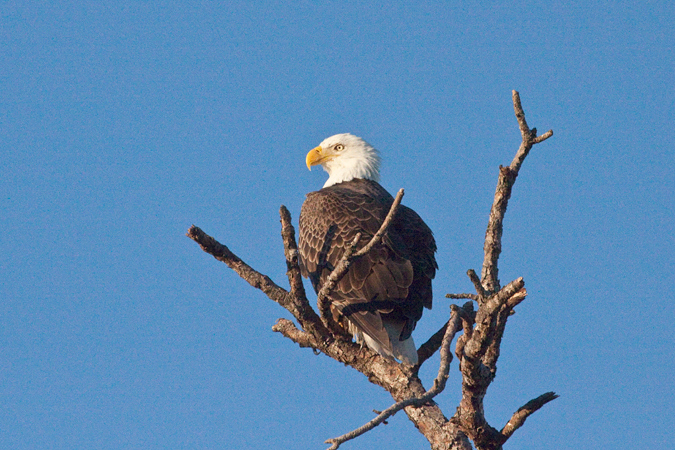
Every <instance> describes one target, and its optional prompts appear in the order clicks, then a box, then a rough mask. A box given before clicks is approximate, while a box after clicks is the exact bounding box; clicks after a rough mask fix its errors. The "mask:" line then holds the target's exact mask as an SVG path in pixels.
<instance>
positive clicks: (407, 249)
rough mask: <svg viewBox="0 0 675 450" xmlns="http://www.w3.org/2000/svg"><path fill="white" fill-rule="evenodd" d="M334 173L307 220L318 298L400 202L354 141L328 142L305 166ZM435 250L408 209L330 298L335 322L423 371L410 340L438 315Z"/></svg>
mask: <svg viewBox="0 0 675 450" xmlns="http://www.w3.org/2000/svg"><path fill="white" fill-rule="evenodd" d="M306 163H307V168H308V169H310V170H311V168H312V166H315V165H319V164H320V165H321V166H322V167H323V168H324V170H326V172H328V175H329V176H328V181H326V184H324V186H323V189H321V190H319V191H316V192H310V193H309V194H307V198H306V200H305V202H304V204H303V205H302V210H301V212H300V244H299V250H300V263H301V271H302V274H303V276H305V277H307V278H309V279H310V281H311V282H312V285H313V287H314V290H315V291H316V292H317V293H318V292H319V291H320V290H321V287H322V285H323V283H324V282H325V281H326V279H327V278H328V276H329V275H330V273H331V271H332V270H333V269H334V268H335V266H337V264H338V262H339V261H340V258H342V255H343V254H344V252H345V249H346V248H347V246H349V245H350V243H351V242H352V241H353V240H354V238H355V237H356V234H357V233H361V239H360V241H359V243H358V247H357V248H361V247H363V246H364V245H366V244H367V243H368V242H369V241H370V239H371V238H372V237H373V235H374V234H375V233H376V232H377V231H378V230H379V228H380V226H381V224H382V222H383V221H384V218H385V217H386V216H387V213H388V212H389V209H390V208H391V205H392V203H393V201H394V198H393V197H392V196H391V195H390V194H389V193H388V192H387V191H386V190H385V189H384V188H383V187H382V186H380V184H379V183H378V181H379V168H380V157H379V155H378V152H377V150H375V149H374V148H373V147H372V146H371V145H370V144H368V143H367V142H366V141H364V140H363V139H361V138H359V137H356V136H353V135H351V134H348V133H345V134H338V135H335V136H331V137H329V138H327V139H325V140H324V141H323V142H322V143H321V145H319V146H318V147H316V148H314V149H312V150H311V151H310V152H309V153H308V154H307V158H306ZM435 252H436V242H435V240H434V237H433V234H432V232H431V230H430V229H429V227H428V226H427V225H426V224H425V223H424V221H422V219H421V218H420V216H418V215H417V213H416V212H415V211H413V210H412V209H410V208H407V207H405V206H403V205H401V206H400V207H399V209H398V211H397V213H396V215H395V216H394V220H393V221H392V223H391V225H390V226H389V228H388V230H387V233H386V234H385V236H384V237H383V239H382V241H381V242H380V244H379V245H377V246H376V247H374V248H373V249H372V250H371V251H370V252H369V253H367V254H366V255H364V256H363V257H362V258H361V259H359V260H357V261H355V262H354V263H353V264H352V265H351V267H350V269H349V271H348V272H347V274H346V275H345V276H344V277H343V278H342V280H341V281H340V282H339V283H338V284H337V286H336V287H335V289H333V291H332V292H331V293H330V294H329V299H330V301H331V311H332V314H333V317H334V318H335V319H336V320H337V321H338V322H339V323H341V324H342V325H343V326H344V327H345V328H346V329H347V330H348V331H349V333H350V334H351V335H352V336H354V337H355V338H356V341H357V342H358V343H361V344H363V343H365V344H366V345H367V346H368V347H370V348H371V349H373V350H375V351H376V352H378V353H379V354H381V355H383V356H386V357H389V358H396V359H398V360H400V361H402V362H405V363H407V364H416V363H417V349H416V347H415V343H414V341H413V339H412V336H411V333H412V331H413V329H414V328H415V324H416V323H417V321H418V320H420V318H421V317H422V311H423V309H424V307H426V308H429V309H430V308H431V300H432V293H431V280H432V279H433V278H434V276H435V274H436V269H437V268H438V266H437V264H436V259H435V257H434V253H435Z"/></svg>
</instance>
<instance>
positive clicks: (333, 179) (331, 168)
mask: <svg viewBox="0 0 675 450" xmlns="http://www.w3.org/2000/svg"><path fill="white" fill-rule="evenodd" d="M324 169H325V170H326V172H328V180H327V181H326V184H324V185H323V187H328V186H333V185H334V184H338V183H342V182H345V181H350V180H353V179H354V178H362V179H364V180H372V181H378V182H379V181H380V161H379V158H378V157H377V155H376V154H373V155H372V157H365V158H364V157H363V156H362V157H360V158H344V159H340V158H336V159H333V160H331V161H327V162H326V163H325V164H324Z"/></svg>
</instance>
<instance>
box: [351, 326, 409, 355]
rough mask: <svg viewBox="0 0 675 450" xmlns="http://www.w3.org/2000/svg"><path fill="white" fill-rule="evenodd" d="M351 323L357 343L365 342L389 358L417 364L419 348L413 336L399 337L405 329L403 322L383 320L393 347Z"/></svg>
mask: <svg viewBox="0 0 675 450" xmlns="http://www.w3.org/2000/svg"><path fill="white" fill-rule="evenodd" d="M349 325H350V326H349V332H350V333H351V334H352V335H353V336H354V338H355V339H356V342H357V343H359V344H361V345H363V344H364V343H365V344H366V345H367V346H368V348H370V349H371V350H374V351H376V352H377V353H379V354H380V355H382V356H386V357H387V358H391V359H398V360H399V361H401V362H403V363H405V364H410V365H415V364H417V362H418V359H417V348H416V347H415V341H414V340H413V338H412V336H410V337H409V338H408V339H406V340H404V341H400V340H399V339H398V337H399V336H400V335H401V330H402V329H403V325H402V324H393V323H388V322H383V325H384V328H385V330H387V334H388V335H389V342H390V344H391V348H390V347H389V346H384V345H382V344H381V343H380V342H378V341H376V340H375V339H373V338H371V337H370V336H368V335H367V334H366V333H364V332H362V331H360V330H358V328H357V327H356V326H354V325H353V323H352V322H351V321H350V322H349Z"/></svg>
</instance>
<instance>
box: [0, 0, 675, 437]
mask: <svg viewBox="0 0 675 450" xmlns="http://www.w3.org/2000/svg"><path fill="white" fill-rule="evenodd" d="M19 4H20V6H19ZM674 43H675V6H674V4H673V2H671V1H653V2H593V1H590V2H589V1H585V2H569V1H565V2H558V1H554V2H551V1H546V2H543V1H542V2H530V1H528V2H518V4H517V5H514V4H512V3H511V2H419V3H417V2H381V3H372V2H349V3H348V2H333V1H331V2H328V1H321V2H309V1H305V2H287V1H283V2H282V1H278V2H276V1H268V2H255V3H254V2H248V3H239V2H232V1H225V2H192V3H190V5H189V6H187V2H161V3H160V2H125V1H114V2H113V1H92V2H63V3H58V2H50V1H42V2H2V6H0V58H1V61H2V62H1V63H0V153H1V159H0V229H2V233H1V234H0V442H2V443H3V444H2V445H3V448H12V449H59V450H60V449H73V448H92V449H93V448H96V449H167V448H171V449H222V448H237V449H262V448H272V447H273V448H284V449H307V448H319V449H320V448H324V444H322V442H323V441H324V440H325V439H327V438H329V437H334V436H336V435H340V434H342V433H344V432H347V431H349V430H351V429H353V428H355V427H357V426H359V425H361V424H362V423H364V422H365V421H367V420H369V419H370V418H371V417H372V415H373V414H372V410H373V409H379V410H381V409H384V408H386V407H387V406H388V405H389V404H390V403H391V398H390V397H389V396H388V394H387V393H386V392H384V391H383V390H382V389H380V388H378V387H376V386H373V385H371V384H370V383H368V382H367V380H365V378H364V377H363V376H362V375H360V374H359V373H357V372H355V371H353V370H351V369H348V368H346V367H344V366H342V365H341V364H338V363H336V362H334V361H333V360H330V359H328V358H327V357H325V356H315V355H314V354H313V353H312V352H311V351H310V350H307V349H300V348H298V347H297V346H296V345H295V344H293V343H292V342H290V341H288V340H286V339H284V338H283V337H281V336H280V335H278V334H275V333H273V332H272V331H271V326H272V325H273V324H274V322H275V320H276V319H277V318H279V317H289V314H288V313H287V312H286V311H285V310H283V309H282V308H280V307H279V306H278V305H276V304H274V303H273V302H271V301H270V300H268V299H267V298H266V297H265V296H264V295H263V294H261V293H260V292H258V291H255V290H254V289H252V288H251V287H249V286H248V285H247V284H246V283H245V282H243V281H242V280H240V279H239V278H238V277H237V276H236V275H234V274H233V273H232V272H230V271H229V269H228V268H227V267H226V266H225V265H224V264H221V263H219V262H217V261H216V260H214V259H213V258H211V257H210V256H208V255H206V254H205V253H203V252H202V251H201V250H200V249H199V248H198V246H197V245H196V244H194V243H193V242H192V241H190V240H189V239H188V238H187V237H185V232H186V231H187V229H188V227H189V226H190V225H191V224H196V225H198V226H200V227H201V228H203V229H204V231H206V232H207V233H209V234H211V235H213V236H214V237H216V238H217V239H219V240H220V241H221V242H222V243H224V244H226V245H228V246H229V247H230V248H231V249H232V250H233V251H234V252H235V253H237V254H238V255H239V256H240V257H242V258H243V259H244V260H245V261H247V262H248V263H249V264H251V265H252V266H253V267H255V268H256V269H258V270H260V271H262V272H264V273H266V274H268V275H269V276H270V277H272V278H273V279H274V280H275V281H276V282H277V283H279V284H281V285H283V286H286V285H287V280H286V277H285V263H284V259H283V251H282V250H283V249H282V243H281V238H280V234H279V231H280V227H279V218H278V209H279V206H280V205H281V204H284V205H286V206H287V207H288V208H289V209H290V211H291V213H292V214H293V218H294V221H295V222H296V223H297V217H298V213H299V210H300V206H301V204H302V201H303V199H304V195H305V193H307V192H309V191H312V190H317V189H319V188H320V187H321V186H322V185H323V183H324V181H325V179H326V174H325V173H324V172H323V171H321V170H314V171H312V172H308V171H307V168H306V167H305V165H304V159H305V154H306V152H307V151H308V150H309V149H311V148H313V147H314V146H316V145H318V144H319V143H320V142H321V140H323V139H324V138H325V137H327V136H330V135H332V134H335V133H342V132H351V133H354V134H357V135H360V136H362V137H364V138H365V139H366V140H367V141H369V142H370V143H371V144H373V145H374V146H375V147H377V148H378V149H379V150H380V151H381V152H382V157H383V160H384V165H383V170H382V184H383V186H385V187H386V188H387V189H388V190H389V191H390V192H395V191H396V190H398V189H399V188H401V187H403V188H405V189H406V196H405V198H404V204H407V205H408V206H411V207H412V208H414V209H415V210H417V211H418V212H419V213H420V215H421V216H422V217H423V218H424V219H425V220H426V222H427V223H428V224H429V226H430V227H431V228H432V229H433V230H434V233H435V235H436V239H437V241H438V246H439V250H438V255H437V256H438V262H439V266H440V271H439V272H438V274H437V277H436V280H435V284H434V289H435V300H434V302H435V307H434V309H433V310H432V311H427V312H426V313H425V316H424V317H423V319H422V321H421V322H420V323H419V324H418V326H417V329H416V331H415V334H414V336H415V339H416V340H417V343H418V344H421V343H422V342H424V340H426V338H427V337H428V336H429V335H431V334H432V333H433V332H435V331H436V330H437V329H438V328H439V327H440V326H441V324H442V323H443V322H444V321H445V320H447V317H448V313H449V310H448V305H449V302H448V301H447V300H446V299H444V298H443V296H444V294H445V293H448V292H471V291H472V285H471V283H470V282H469V280H468V278H467V277H466V275H465V274H466V270H467V269H469V268H474V269H477V270H479V269H480V264H481V261H482V244H483V237H484V233H485V226H486V223H487V216H488V212H489V208H490V204H491V201H492V196H493V193H494V188H495V183H496V179H497V168H498V166H499V164H508V163H509V162H510V161H511V158H512V157H513V155H514V154H515V151H516V149H517V147H518V145H519V142H520V135H519V131H518V128H517V123H516V121H515V118H514V115H513V109H512V104H511V90H512V89H516V90H518V91H520V93H521V96H522V100H523V105H524V108H525V112H526V114H527V118H528V121H529V123H530V125H531V126H536V127H537V128H538V129H539V130H540V132H543V131H546V130H548V129H549V128H552V129H553V130H554V132H555V135H554V137H553V138H552V139H550V140H549V141H547V142H545V143H543V144H541V145H539V146H537V147H535V149H534V150H533V152H532V153H531V155H530V156H529V158H528V159H527V160H526V162H525V164H524V166H523V169H522V171H521V176H520V177H519V178H518V181H517V183H516V185H515V188H514V192H513V197H512V200H511V203H510V206H509V210H508V212H507V214H506V224H505V232H504V233H505V234H504V242H503V243H504V252H503V256H502V259H501V265H500V268H501V270H500V275H501V280H502V282H503V283H506V282H508V281H510V280H512V279H514V278H516V277H519V276H523V277H524V279H525V283H526V287H527V289H528V292H529V296H528V298H527V300H526V301H525V302H524V303H522V304H521V305H520V306H519V307H518V308H517V314H516V315H514V316H513V317H512V318H511V319H510V321H509V327H508V329H507V332H506V335H505V338H504V342H503V346H502V357H501V360H500V364H499V371H498V374H497V378H496V381H495V383H494V384H493V386H492V387H491V388H490V390H489V391H488V398H487V400H486V414H487V417H488V419H489V421H490V422H491V423H492V425H494V426H496V427H498V428H500V427H501V426H503V425H504V424H505V422H506V421H507V420H508V418H509V417H510V415H511V414H512V413H513V412H514V411H515V410H516V409H517V408H518V407H520V406H521V405H522V404H524V403H525V402H527V401H528V400H530V399H531V398H534V397H536V396H538V395H540V394H542V393H544V392H546V391H555V392H557V393H558V394H560V398H559V399H558V400H556V401H554V402H552V403H550V404H548V405H546V406H545V407H544V408H543V409H542V410H541V411H540V412H538V413H536V414H535V415H534V416H532V417H531V418H530V419H528V421H527V423H526V425H525V427H524V428H523V429H521V430H519V431H518V432H517V433H516V434H515V436H514V437H513V438H512V439H511V440H510V441H509V444H507V448H514V449H516V448H520V449H541V448H549V449H553V448H560V449H563V448H581V449H583V448H589V449H590V448H593V449H595V448H612V449H614V448H625V449H633V448H650V449H656V448H663V449H665V448H675V431H673V424H674V423H675V406H674V404H675V376H673V373H675V327H674V326H673V319H674V318H675V299H674V295H673V286H674V285H675V263H674V256H673V255H675V238H674V236H675V233H674V231H675V230H674V226H673V223H675V208H674V206H675V202H674V201H673V192H674V191H675V176H674V175H673V170H674V166H675V138H674V134H673V126H674V123H675V55H674V54H673V51H674ZM313 300H314V299H313ZM437 361H438V359H437V358H436V359H434V360H432V361H431V362H429V363H428V365H427V366H426V368H425V369H424V370H423V371H422V377H423V379H424V380H425V381H426V382H427V384H428V385H430V384H431V380H432V379H433V376H434V374H435V371H436V370H437V368H436V364H437ZM458 398H459V376H458V371H457V364H456V362H453V364H452V366H451V378H450V381H449V383H448V387H447V389H446V391H445V392H444V393H443V394H442V395H441V396H440V397H438V402H439V403H440V404H441V406H442V407H443V408H444V411H445V413H446V414H447V415H452V414H453V413H454V408H455V407H456V404H457V402H458ZM345 448H352V449H363V448H391V449H409V448H427V447H426V440H425V439H424V438H423V437H422V435H420V434H419V433H418V432H417V431H416V430H415V429H414V427H413V426H412V424H411V423H410V422H409V421H408V420H407V418H406V417H405V415H404V414H403V413H400V414H399V415H397V416H396V417H394V418H393V419H392V420H390V424H389V425H388V426H381V427H379V428H377V429H376V430H374V431H372V432H370V433H368V435H366V436H364V437H362V438H360V439H359V441H357V442H353V443H350V444H345Z"/></svg>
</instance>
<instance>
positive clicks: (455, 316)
mask: <svg viewBox="0 0 675 450" xmlns="http://www.w3.org/2000/svg"><path fill="white" fill-rule="evenodd" d="M458 309H459V308H458V307H457V306H455V305H452V315H451V316H450V320H449V321H448V324H449V326H448V327H447V329H446V331H445V334H444V336H443V343H442V345H441V363H440V366H439V368H438V375H437V376H436V379H434V385H433V387H432V388H431V389H429V390H428V391H427V392H426V393H425V394H424V395H422V396H421V397H417V398H409V399H406V400H402V401H400V402H397V403H395V404H393V405H391V406H390V407H389V408H387V409H385V410H384V411H382V412H381V413H380V414H378V415H377V417H375V418H374V419H373V420H371V421H370V422H368V423H366V424H364V425H362V426H360V427H359V428H357V429H355V430H353V431H350V432H349V433H346V434H343V435H342V436H338V437H336V438H332V439H328V440H326V444H333V445H331V446H330V448H329V449H328V450H336V449H337V448H338V447H340V445H341V444H343V443H345V442H346V441H349V440H351V439H354V438H356V437H358V436H361V435H362V434H364V433H366V432H367V431H370V430H372V429H373V428H375V427H376V426H378V425H380V424H381V423H382V422H384V421H385V420H386V419H388V418H389V417H391V416H393V415H394V414H396V413H397V412H399V411H400V410H402V409H403V408H406V407H409V406H412V407H420V406H422V405H424V404H426V403H428V402H429V401H431V399H433V398H434V397H435V396H437V395H438V394H440V393H441V392H443V389H445V384H446V382H447V380H448V373H449V371H450V362H451V361H452V353H451V352H450V343H451V342H452V339H453V338H454V337H455V334H457V332H458V331H459V329H460V328H461V320H460V319H459V313H458Z"/></svg>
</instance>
